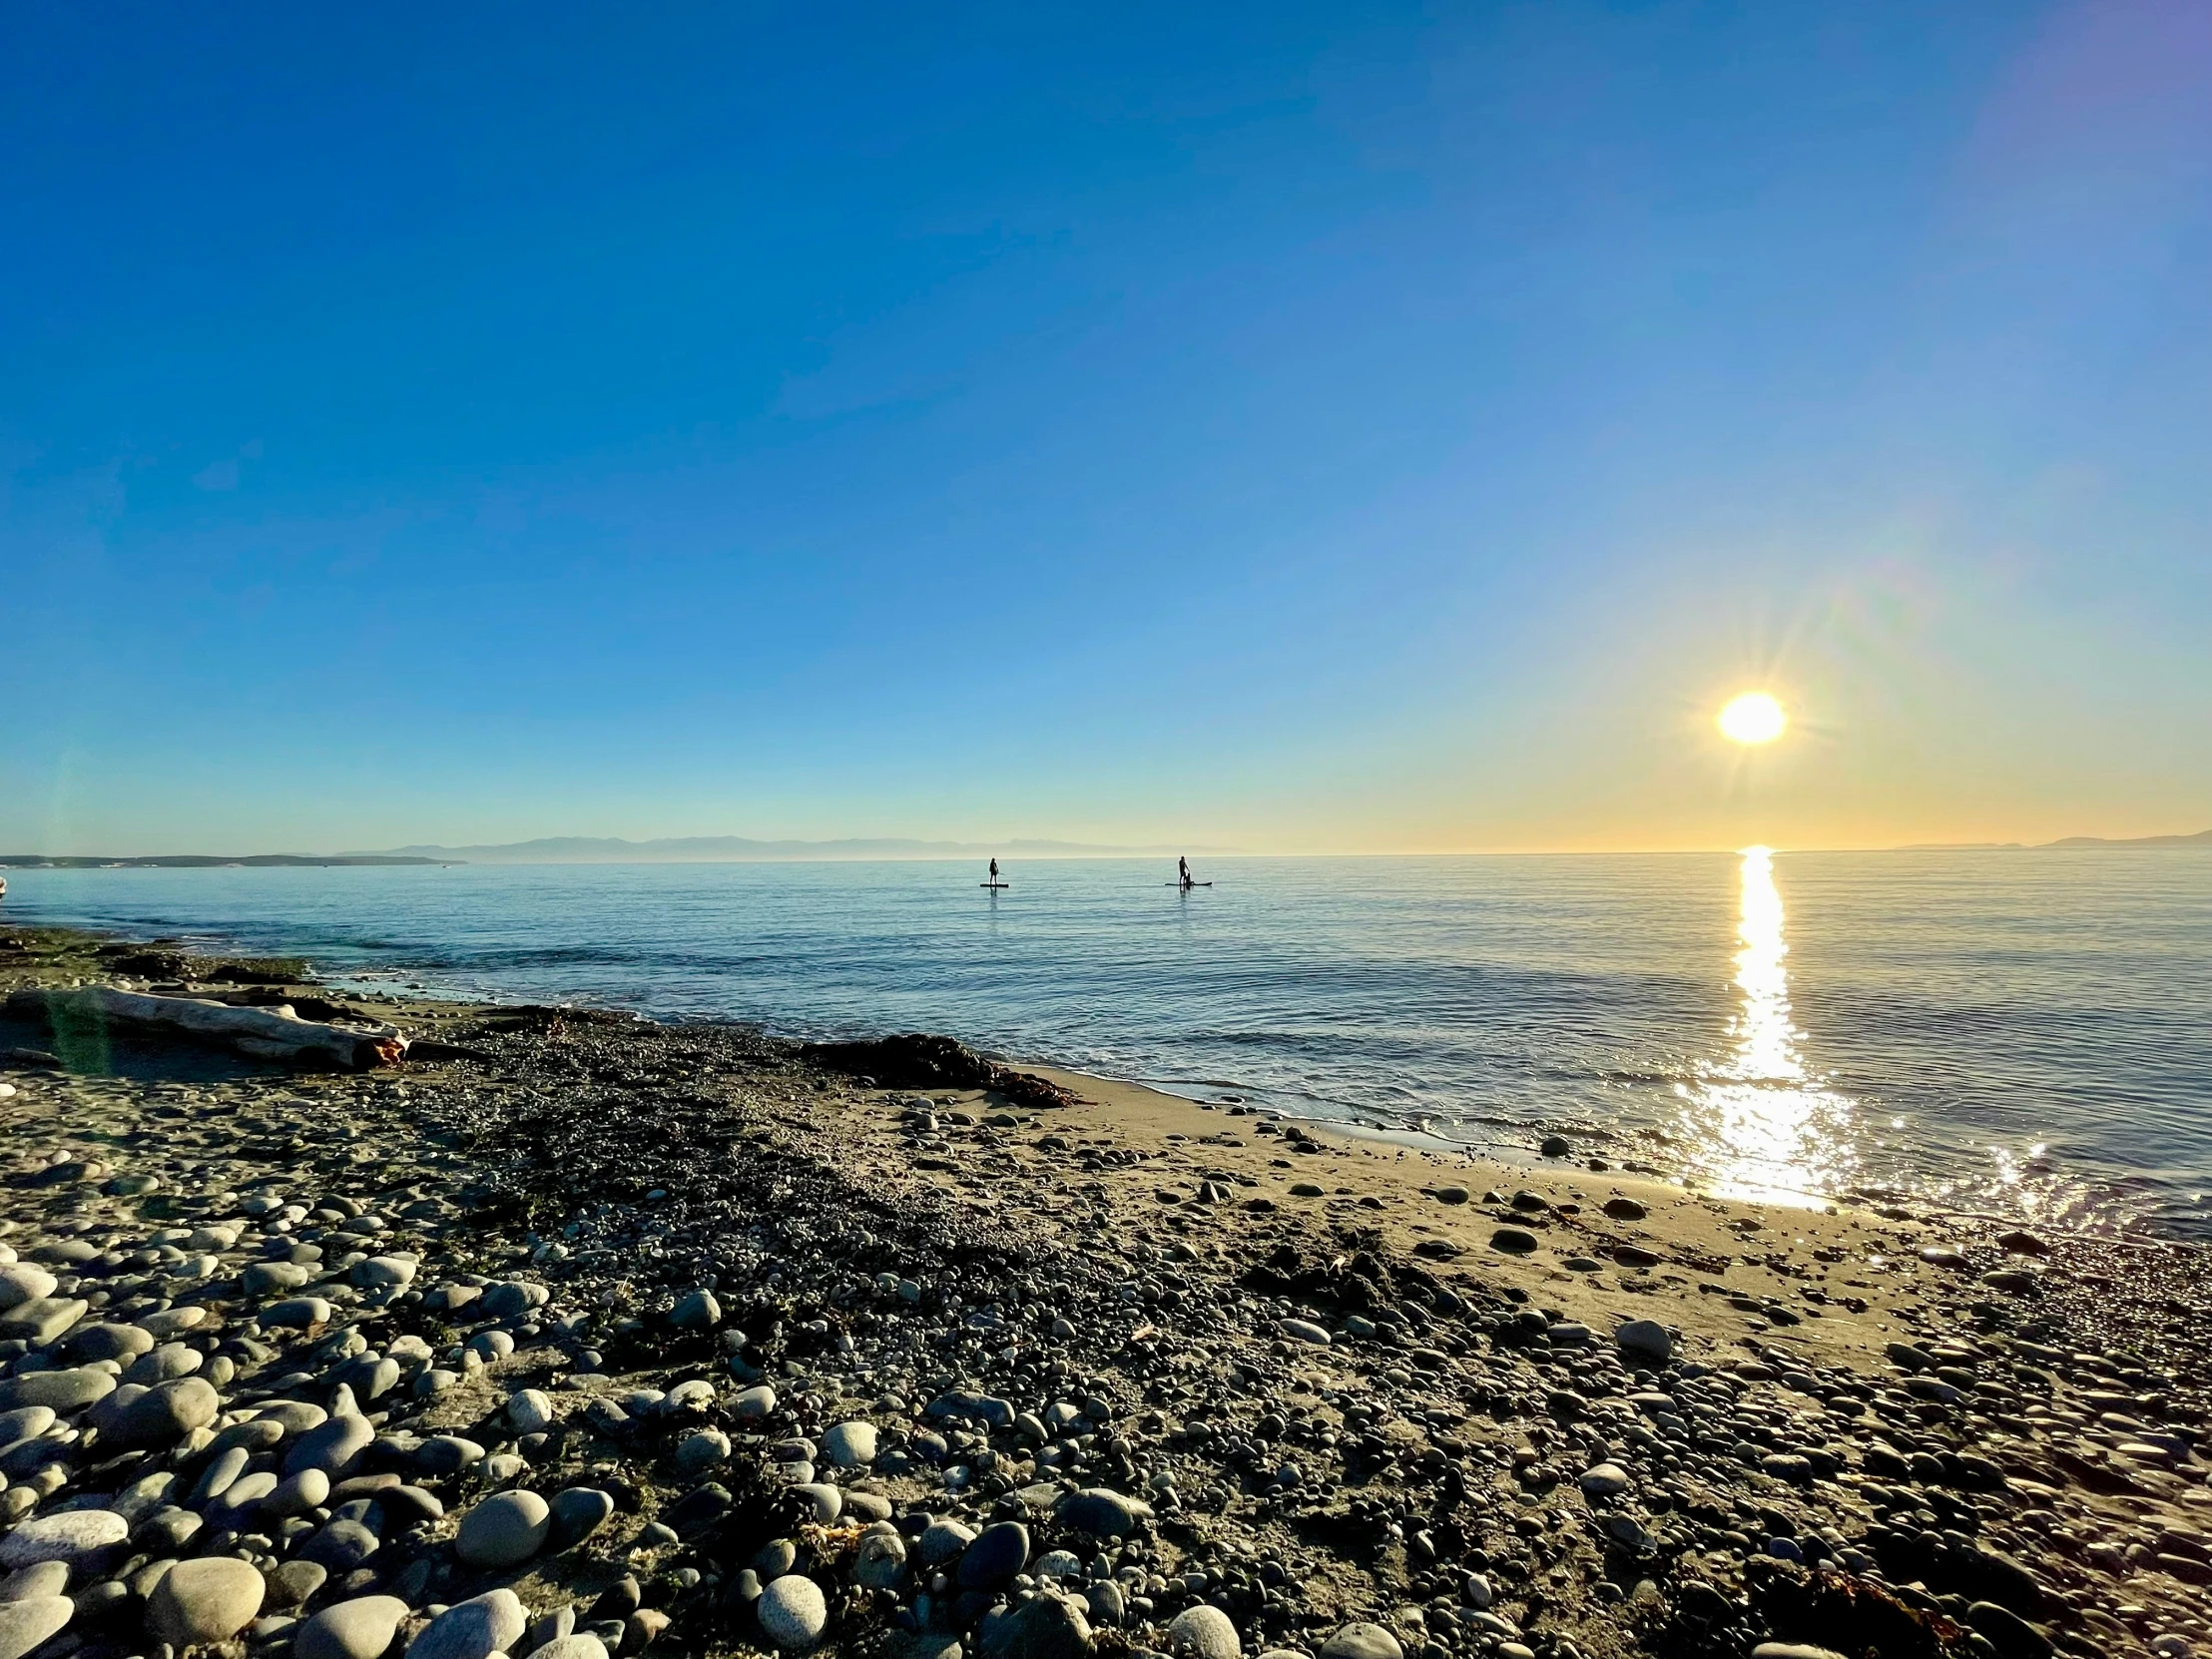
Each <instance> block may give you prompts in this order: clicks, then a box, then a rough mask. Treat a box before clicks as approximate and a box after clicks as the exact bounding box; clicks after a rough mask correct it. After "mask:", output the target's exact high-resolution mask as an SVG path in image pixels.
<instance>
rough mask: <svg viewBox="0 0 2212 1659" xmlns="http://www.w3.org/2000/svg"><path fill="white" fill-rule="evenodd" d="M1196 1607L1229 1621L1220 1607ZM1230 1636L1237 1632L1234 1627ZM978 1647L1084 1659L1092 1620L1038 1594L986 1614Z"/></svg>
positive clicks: (989, 1657)
mask: <svg viewBox="0 0 2212 1659" xmlns="http://www.w3.org/2000/svg"><path fill="white" fill-rule="evenodd" d="M1196 1610H1197V1611H1202V1612H1208V1613H1212V1614H1214V1616H1215V1617H1217V1618H1221V1619H1222V1622H1223V1623H1225V1624H1226V1623H1227V1622H1228V1620H1227V1618H1226V1617H1225V1616H1224V1615H1223V1614H1222V1613H1221V1612H1220V1610H1219V1609H1218V1608H1213V1607H1207V1608H1201V1609H1196ZM1188 1616H1189V1615H1188V1614H1186V1615H1185V1617H1188ZM1230 1635H1231V1637H1232V1639H1234V1637H1235V1635H1236V1631H1235V1627H1233V1626H1232V1627H1231V1630H1230ZM975 1647H976V1652H977V1654H978V1655H979V1656H980V1659H1081V1656H1082V1655H1085V1654H1087V1653H1089V1652H1090V1651H1091V1626H1090V1620H1089V1619H1087V1618H1086V1617H1084V1614H1083V1609H1082V1608H1081V1607H1080V1606H1078V1605H1077V1604H1076V1603H1074V1602H1072V1601H1069V1600H1067V1599H1065V1598H1064V1597H1061V1596H1057V1595H1036V1596H1032V1597H1030V1598H1029V1600H1027V1601H1024V1602H1020V1603H1018V1604H1017V1605H1015V1606H1014V1607H1012V1608H1009V1609H1007V1610H1006V1611H1004V1612H998V1613H991V1614H988V1615H986V1616H985V1618H984V1620H983V1622H982V1623H981V1624H980V1625H979V1626H977V1627H976V1632H975Z"/></svg>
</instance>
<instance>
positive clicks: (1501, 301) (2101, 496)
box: [0, 0, 2212, 853]
mask: <svg viewBox="0 0 2212 1659" xmlns="http://www.w3.org/2000/svg"><path fill="white" fill-rule="evenodd" d="M12 44H13V46H14V48H15V50H14V51H13V52H11V54H10V55H9V59H8V61H7V62H6V63H5V64H0V91H4V92H5V93H6V94H7V96H5V97H4V98H0V137H4V138H5V140H6V141H7V143H8V147H9V151H10V154H11V155H13V156H15V157H16V158H17V159H18V165H16V166H15V167H13V168H11V169H9V170H8V172H7V174H6V176H5V177H4V178H0V208H4V210H5V212H6V216H7V220H8V223H9V224H10V225H11V226H12V227H14V228H15V232H16V242H17V245H18V247H19V249H20V250H21V254H20V255H19V257H18V258H16V259H14V260H11V261H10V262H8V264H7V266H6V267H5V269H0V386H4V387H5V388H6V390H5V391H4V392H0V640H4V642H5V646H4V649H0V697H4V699H5V703H4V705H0V706H4V707H5V708H6V709H7V711H8V718H7V720H6V721H5V722H4V723H0V846H19V847H25V848H30V849H33V850H36V849H39V848H42V847H90V848H111V847H113V848H133V847H135V848H141V849H143V848H145V847H148V846H149V845H188V844H189V845H203V846H213V847H217V848H219V849H228V848H237V847H301V846H305V847H336V846H378V845H392V844H402V843H404V842H406V841H408V840H410V839H415V840H419V839H421V838H422V837H423V836H424V835H425V834H434V835H436V836H438V837H440V838H441V840H443V841H445V842H446V843H448V844H482V843H497V842H503V841H508V840H512V839H515V838H519V837H520V836H522V835H526V834H529V833H531V832H532V830H533V828H534V827H536V826H542V825H547V824H555V825H562V826H575V827H578V828H579V829H581V830H584V831H587V832H589V831H603V832H613V833H620V834H623V835H625V836H627V837H631V838H656V837H660V836H668V835H681V834H685V833H692V832H698V831H699V830H700V828H701V827H702V826H705V827H708V829H709V832H712V831H713V830H716V829H719V827H721V826H725V825H730V824H744V825H750V826H758V827H760V828H759V829H758V830H757V831H756V833H758V834H760V835H762V836H765V837H774V838H797V839H810V840H812V839H824V838H829V837H832V836H840V835H848V834H851V833H854V832H855V827H859V832H862V833H865V832H866V830H867V827H870V826H881V825H889V826H893V827H895V830H894V832H895V833H897V834H899V835H906V836H915V837H919V838H922V839H930V840H957V841H961V842H972V843H978V844H981V843H986V842H987V841H988V839H989V837H990V836H991V835H993V834H1002V833H1010V832H1018V833H1020V834H1022V835H1025V836H1046V837H1053V838H1065V839H1069V840H1074V841H1080V842H1085V843H1116V844H1119V843H1137V844H1144V845H1164V844H1169V843H1174V842H1179V841H1185V840H1187V841H1189V842H1191V843H1193V844H1198V843H1205V844H1213V845H1224V846H1240V847H1248V848H1264V849H1266V850H1269V851H1281V852H1286V853H1295V852H1308V851H1325V850H1326V851H1347V852H1362V851H1385V850H1388V851H1446V850H1450V851H1475V850H1537V849H1541V850H1624V849H1631V848H1633V849H1669V848H1687V847H1699V848H1727V847H1735V846H1741V845H1744V844H1746V843H1749V842H1755V841H1756V842H1764V843H1768V844H1772V845H1775V846H1779V847H1793V846H1794V847H1804V846H1814V845H1818V846H1827V847H1840V848H1841V847H1854V846H1858V847H1875V846H1881V847H1887V846H1892V845H1898V844H1904V843H1912V842H1970V841H2009V840H2020V841H2030V842H2032V841H2040V840H2049V839H2054V838H2057V837H2060V836H2065V835H2071V834H2079V833H2090V834H2100V835H2106V836H2114V837H2124V836H2131V835H2141V834H2155V833H2167V832H2187V830H2188V829H2189V827H2193V826H2201V825H2204V824H2207V823H2212V673H2208V662H2207V646H2206V642H2207V640H2212V551H2208V550H2212V467H2208V466H2207V464H2206V461H2207V456H2206V452H2205V434H2206V433H2207V432H2212V283H2207V282H2205V281H2204V280H2203V273H2204V270H2205V269H2206V266H2207V263H2208V260H2212V10H2207V9H2206V8H2204V7H2201V6H2196V5H2191V4H2188V3H2186V0H2110V3H2090V0H2004V3H1998V0H1969V3H1963V4H1959V5H1953V6H1944V7H1937V8H1917V9H1915V8H1908V9H1902V10H1899V9H1880V8H1874V9H1868V8H1828V7H1814V8H1792V7H1771V8H1764V9H1753V10H1751V11H1748V12H1741V11H1739V12H1730V11H1726V10H1720V11H1716V10H1714V9H1712V8H1707V7H1701V6H1697V5H1694V4H1688V3H1669V0H1662V3H1660V4H1656V5H1649V6H1639V7H1635V8H1618V7H1611V6H1605V5H1599V4H1577V3H1568V4H1563V5H1559V6H1547V7H1537V8H1530V7H1524V6H1503V5H1481V4H1477V5H1471V6H1467V7H1462V8H1452V9H1448V10H1447V11H1446V12H1444V13H1441V14H1439V13H1437V12H1435V11H1434V10H1433V9H1430V8H1423V7H1418V6H1413V5H1409V4H1408V5H1399V4H1390V3H1385V4H1382V5H1377V6H1372V7H1366V8H1359V9H1356V10H1353V11H1347V10H1346V9H1345V8H1342V7H1310V6H1302V5H1296V4H1293V5H1287V6H1281V7H1271V8H1264V9H1262V10H1260V11H1257V12H1252V11H1237V10H1231V9H1213V8H1204V7H1201V8H1196V9H1193V8H1188V7H1185V8H1177V9H1175V10H1173V11H1168V10H1164V9H1162V10H1157V11H1144V10H1138V11H1130V10H1128V9H1126V8H1123V9H1119V10H1117V11H1115V12H1114V13H1112V14H1111V15H1106V14H1096V15H1094V14H1086V13H1071V12H1065V11H1049V10H1048V11H1047V12H1044V13H1038V12H1036V11H1034V10H1033V9H1024V8H1017V7H986V8H984V9H982V10H981V11H978V12H965V13H961V14H959V15H958V16H938V15H935V14H919V13H909V12H903V11H900V10H898V9H896V8H881V9H875V10H869V11H866V12H865V13H863V14H862V15H861V17H860V18H858V19H855V18H854V17H853V16H852V15H850V14H836V15H831V14H827V13H817V12H789V13H787V12H774V11H770V12H758V11H752V10H745V11H704V12H695V11H685V12H682V13H681V14H667V13H650V12H648V13H622V14H619V15H618V14H613V13H607V12H604V11H600V10H595V9H592V8H581V7H572V6H561V5H555V6H549V7H545V8H540V9H536V10H533V11H531V12H530V13H528V14H519V13H514V12H509V11H502V10H500V9H498V8H489V9H471V10H465V11H460V12H453V11H443V12H434V11H430V10H428V9H414V10H409V9H406V8H402V10H401V12H400V13H399V14H398V15H397V16H396V17H395V16H394V15H393V14H392V13H390V12H386V11H379V12H377V13H375V14H373V15H368V14H361V15H357V16H356V15H347V14H340V13H330V12H327V11H306V12H293V13H283V12H275V13H255V14H253V16H252V17H251V19H249V18H247V17H245V16H237V17H228V18H227V17H222V16H216V17H204V16H200V15H186V14H182V13H174V14H172V13H162V12H152V13H145V14H141V15H137V16H135V17H134V20H133V21H132V23H131V26H130V27H129V28H128V29H122V28H119V27H117V26H116V24H115V21H114V20H113V18H112V17H110V16H109V14H106V13H102V12H98V11H75V10H66V9H64V10H54V9H49V10H46V11H42V12H39V13H36V14H33V15H26V16H25V17H24V18H22V19H21V20H19V26H18V28H17V30H16V32H15V36H14V39H13V42H12ZM1752 688H1758V689H1764V690H1767V691H1770V692H1772V693H1773V694H1774V695H1775V696H1776V697H1777V698H1779V699H1780V701H1781V703H1782V705H1783V706H1784V707H1785V708H1786V709H1787V711H1788V714H1789V717H1790V725H1789V728H1788V731H1787V733H1786V735H1785V736H1783V737H1782V738H1781V740H1780V741H1778V742H1775V743H1772V744H1770V745H1767V746H1766V747H1764V748H1745V747H1738V746H1737V745H1736V744H1733V743H1730V742H1727V741H1725V740H1724V739H1723V738H1722V737H1721V736H1720V734H1719V733H1718V732H1717V731H1716V729H1715V724H1714V720H1715V713H1716V711H1717V710H1718V708H1719V707H1720V706H1721V704H1722V703H1723V701H1724V700H1726V699H1728V698H1729V697H1731V696H1733V695H1735V694H1736V693H1738V692H1741V691H1744V690H1747V689H1752ZM2177 827H2180V828H2179V829H2178V830H2177Z"/></svg>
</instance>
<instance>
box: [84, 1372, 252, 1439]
mask: <svg viewBox="0 0 2212 1659" xmlns="http://www.w3.org/2000/svg"><path fill="white" fill-rule="evenodd" d="M103 1403H105V1402H103ZM222 1409H223V1399H222V1396H221V1395H219V1394H218V1393H217V1392H216V1391H215V1387H214V1384H212V1383H209V1382H208V1381H207V1380H206V1379H205V1378H200V1377H182V1378H179V1379H178V1380H177V1381H176V1382H174V1383H163V1384H161V1386H160V1387H157V1388H148V1389H147V1390H146V1392H144V1393H142V1394H140V1395H138V1396H137V1397H136V1398H135V1399H133V1400H132V1401H131V1402H130V1403H129V1404H127V1405H125V1406H123V1407H122V1408H121V1409H120V1410H115V1411H105V1412H103V1413H102V1416H101V1418H100V1435H101V1438H102V1440H104V1441H105V1442H107V1443H108V1444H111V1445H113V1446H115V1447H116V1448H118V1449H119V1450H121V1449H139V1448H147V1449H152V1448H159V1447H162V1446H168V1445H175V1444H176V1443H177V1442H178V1441H179V1440H181V1439H183V1438H184V1437H185V1436H186V1435H187V1434H189V1433H191V1432H192V1431H193V1430H194V1429H195V1428H204V1427H206V1426H207V1425H208V1424H209V1423H211V1422H213V1421H215V1418H216V1413H217V1412H218V1411H220V1410H222Z"/></svg>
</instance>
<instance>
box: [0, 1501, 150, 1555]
mask: <svg viewBox="0 0 2212 1659" xmlns="http://www.w3.org/2000/svg"><path fill="white" fill-rule="evenodd" d="M130 1535H131V1526H130V1523H129V1522H128V1521H126V1520H125V1519H124V1518H123V1517H122V1516H121V1515H119V1514H117V1513H116V1512H115V1511H114V1510H113V1509H65V1510H62V1511H60V1512H59V1513H56V1514H51V1515H33V1516H32V1517H31V1518H30V1519H28V1520H26V1521H23V1522H21V1523H20V1524H18V1525H17V1527H16V1529H15V1530H14V1531H13V1532H10V1533H9V1534H8V1535H7V1536H6V1537H5V1538H0V1567H7V1568H14V1567H29V1566H35V1565H37V1564H38V1563H39V1562H41V1561H61V1562H66V1563H67V1564H68V1565H70V1566H72V1567H74V1566H76V1565H78V1564H79V1563H80V1562H83V1561H85V1560H87V1559H89V1558H90V1557H92V1556H94V1555H97V1554H98V1553H99V1552H100V1551H102V1550H104V1549H113V1548H114V1547H115V1546H116V1545H117V1544H120V1543H122V1542H124V1540H126V1539H127V1538H129V1537H130Z"/></svg>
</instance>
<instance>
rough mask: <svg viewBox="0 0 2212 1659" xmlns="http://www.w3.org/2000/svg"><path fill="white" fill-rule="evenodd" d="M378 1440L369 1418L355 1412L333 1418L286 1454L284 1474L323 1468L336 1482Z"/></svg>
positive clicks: (305, 1436)
mask: <svg viewBox="0 0 2212 1659" xmlns="http://www.w3.org/2000/svg"><path fill="white" fill-rule="evenodd" d="M375 1437H376V1430H375V1429H373V1428H371V1427H370V1426H369V1424H368V1419H367V1418H366V1417H363V1416H359V1415H357V1414H352V1413H348V1414H347V1415H345V1416H339V1417H331V1418H330V1419H329V1420H328V1421H327V1422H322V1423H318V1424H316V1425H315V1426H314V1427H312V1428H310V1429H308V1430H307V1431H306V1432H305V1433H304V1434H301V1435H300V1436H299V1437H298V1438H297V1439H296V1440H294V1441H293V1442H292V1444H291V1448H290V1449H289V1450H288V1451H286V1452H285V1453H284V1470H283V1472H284V1474H285V1475H286V1476H287V1477H288V1476H291V1475H294V1474H297V1473H298V1472H299V1471H300V1470H301V1469H320V1470H321V1471H322V1472H323V1473H324V1474H326V1475H328V1476H330V1477H331V1478H332V1479H333V1480H335V1479H338V1478H340V1477H341V1476H343V1475H344V1473H345V1471H346V1470H347V1469H349V1468H351V1467H352V1466H353V1463H354V1460H355V1459H357V1458H358V1457H359V1456H360V1454H361V1453H362V1452H363V1451H365V1450H367V1449H368V1443H369V1441H371V1440H373V1439H374V1438H375Z"/></svg>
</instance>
